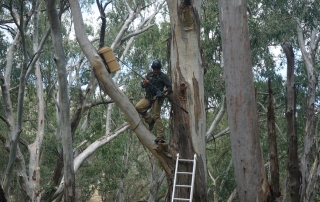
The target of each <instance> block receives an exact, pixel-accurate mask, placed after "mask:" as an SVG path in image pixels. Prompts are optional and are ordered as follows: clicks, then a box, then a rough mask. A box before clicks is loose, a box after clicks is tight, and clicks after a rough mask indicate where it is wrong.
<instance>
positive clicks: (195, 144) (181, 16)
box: [167, 0, 208, 202]
mask: <svg viewBox="0 0 320 202" xmlns="http://www.w3.org/2000/svg"><path fill="white" fill-rule="evenodd" d="M167 4H168V8H169V15H170V22H171V30H170V32H171V37H170V38H171V39H170V64H169V65H170V67H171V79H172V87H173V95H172V99H173V100H174V101H175V102H176V103H178V104H179V105H180V106H181V107H183V108H184V109H186V110H187V111H188V114H187V113H186V112H184V111H183V110H181V109H180V107H178V106H177V105H175V104H174V103H171V105H172V108H173V117H172V118H173V124H172V134H171V137H170V146H171V148H172V149H173V150H174V152H173V153H180V157H181V158H184V159H193V156H194V154H196V155H197V167H196V176H195V186H194V193H193V200H192V201H202V202H205V201H207V200H208V199H207V186H206V184H207V176H206V173H207V166H206V150H205V148H206V147H205V144H206V142H205V135H206V116H205V107H204V87H203V75H204V69H203V66H202V59H201V54H200V19H201V14H200V13H201V11H200V7H201V0H194V1H190V0H189V1H187V0H185V1H176V0H167ZM179 166H180V165H179ZM180 168H181V169H186V170H190V169H192V165H191V164H189V165H185V164H182V165H181V167H179V171H180ZM187 181H188V179H181V181H180V180H178V182H179V184H180V183H182V184H188V182H187ZM169 189H170V190H169V191H170V192H171V191H172V187H169ZM171 196H172V195H171ZM188 196H189V191H188V190H187V189H184V190H183V189H181V190H180V191H176V192H175V197H179V198H181V197H182V198H188ZM169 198H170V199H171V197H169Z"/></svg>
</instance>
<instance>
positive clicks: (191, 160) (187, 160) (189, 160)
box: [178, 159, 194, 162]
mask: <svg viewBox="0 0 320 202" xmlns="http://www.w3.org/2000/svg"><path fill="white" fill-rule="evenodd" d="M178 161H186V162H193V161H194V160H193V159H178Z"/></svg>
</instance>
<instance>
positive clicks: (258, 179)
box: [219, 0, 269, 201]
mask: <svg viewBox="0 0 320 202" xmlns="http://www.w3.org/2000/svg"><path fill="white" fill-rule="evenodd" d="M246 12H247V2H246V1H245V0H244V1H225V0H219V15H220V24H221V36H222V48H223V56H224V57H223V62H224V76H225V83H226V99H227V111H228V122H229V127H230V136H231V147H232V160H233V163H234V172H235V179H236V185H237V193H238V197H239V199H238V201H266V200H267V195H268V192H269V187H268V183H267V179H266V174H265V171H264V163H263V157H262V152H261V147H260V132H259V124H258V114H257V106H256V99H255V90H254V86H253V73H252V59H251V55H250V42H249V28H248V21H247V14H246Z"/></svg>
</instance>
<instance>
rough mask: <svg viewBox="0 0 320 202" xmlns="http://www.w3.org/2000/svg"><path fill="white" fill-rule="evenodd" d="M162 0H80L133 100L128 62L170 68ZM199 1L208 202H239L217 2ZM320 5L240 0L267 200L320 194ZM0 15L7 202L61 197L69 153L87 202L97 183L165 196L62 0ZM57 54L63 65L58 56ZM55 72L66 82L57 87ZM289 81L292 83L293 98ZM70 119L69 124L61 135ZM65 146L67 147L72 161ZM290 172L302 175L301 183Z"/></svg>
mask: <svg viewBox="0 0 320 202" xmlns="http://www.w3.org/2000/svg"><path fill="white" fill-rule="evenodd" d="M70 2H71V1H70ZM167 2H168V1H167ZM167 2H166V1H153V0H145V1H134V0H132V1H131V0H113V1H103V0H101V1H99V0H97V1H96V2H94V1H79V3H80V6H81V12H82V14H83V15H87V14H88V13H90V12H93V11H92V9H93V8H95V9H93V10H94V12H99V18H96V17H94V18H91V19H90V22H89V21H86V23H85V30H84V31H85V33H86V34H87V35H88V37H89V39H90V41H91V42H92V44H93V46H94V47H95V49H96V50H98V49H99V48H101V47H102V46H109V47H111V48H112V49H113V50H114V52H115V55H116V56H117V58H118V59H119V61H120V62H119V63H120V65H121V71H117V72H116V73H113V74H110V76H111V77H112V80H113V81H114V82H115V83H116V84H117V86H118V87H119V90H121V91H122V92H123V93H124V94H125V95H126V96H127V97H128V98H129V99H130V101H131V103H132V104H133V105H134V104H135V103H137V101H138V100H139V99H140V98H142V97H143V96H144V91H143V89H141V86H140V81H141V78H140V77H138V76H137V75H136V74H135V73H134V72H132V71H131V70H130V68H133V69H134V70H135V71H137V72H138V73H139V74H141V75H145V74H146V73H147V72H148V71H150V64H151V62H152V60H154V59H160V60H161V62H162V64H163V66H164V69H163V71H164V72H165V73H168V74H170V73H171V70H170V66H171V65H170V64H171V61H170V60H172V58H170V54H171V53H170V50H169V49H168V46H169V45H168V44H169V43H168V41H169V40H170V34H171V33H170V20H169V11H168V7H167ZM199 2H201V19H200V20H201V24H200V26H201V27H200V28H201V29H200V36H199V37H200V49H201V60H202V67H203V72H204V74H203V88H204V96H203V100H204V106H205V116H206V119H205V120H206V123H205V124H206V133H205V134H203V135H204V136H205V141H206V163H207V168H206V169H207V176H208V177H207V179H206V180H207V182H206V186H207V190H206V191H207V200H208V201H233V200H234V201H238V200H237V191H236V190H237V189H236V188H237V183H238V185H239V182H237V181H236V177H235V175H237V171H236V170H234V161H235V158H237V157H235V156H234V155H233V154H232V147H231V138H232V136H230V128H229V127H230V125H229V123H228V116H227V113H225V112H226V108H227V105H228V104H227V102H226V87H225V75H224V71H223V70H224V62H223V59H224V58H223V57H228V56H227V55H225V54H222V41H223V39H222V38H223V36H222V35H221V27H222V26H221V24H220V21H219V20H221V19H219V7H218V2H217V1H206V0H203V1H199ZM53 3H54V1H53ZM70 4H71V3H70ZM319 4H320V2H319V1H312V0H310V1H305V0H304V1H285V0H276V1H273V2H270V1H264V0H258V1H251V0H248V1H247V2H246V5H245V6H246V13H247V16H248V17H247V20H248V21H247V22H248V27H249V37H250V48H251V57H252V72H253V81H254V88H255V92H256V93H255V99H256V102H255V104H256V107H257V110H258V114H257V115H258V123H259V133H258V134H256V135H259V138H260V146H261V151H262V157H263V163H264V168H263V169H264V170H265V172H266V174H267V179H268V181H269V184H270V190H272V192H273V197H275V198H276V199H274V200H279V201H300V197H301V201H319V200H320V192H319V186H318V185H319V181H320V177H319V176H320V163H319V146H318V142H319V129H318V125H319V116H318V110H319V106H318V103H319V102H318V95H319V90H318V82H317V81H318V75H319V74H318V72H319V63H318V62H319V51H318V45H319V40H320V33H319V20H320V16H319V12H318V9H319V6H320V5H319ZM55 6H56V7H57V8H58V9H57V18H56V19H59V20H60V25H61V33H62V38H61V39H62V40H61V44H62V47H60V49H59V47H54V46H56V45H53V44H56V42H57V40H59V39H57V38H55V37H54V36H52V37H51V34H54V33H51V32H52V31H51V30H54V29H52V24H50V23H51V22H52V21H53V20H51V18H50V15H48V13H49V11H48V9H47V8H51V7H55ZM0 16H1V17H0V34H1V37H0V58H1V59H0V84H1V96H2V97H1V99H0V118H1V121H0V128H1V131H0V139H1V141H2V144H1V146H0V151H1V152H0V156H1V157H0V171H1V175H0V177H1V179H2V182H1V186H2V188H3V189H4V191H5V193H6V196H7V200H8V201H25V200H26V201H28V200H32V201H40V200H41V201H53V200H54V201H61V200H62V197H63V192H64V191H62V190H64V184H63V183H62V182H63V178H62V176H63V174H62V173H63V172H62V170H63V169H64V167H67V166H63V162H66V161H64V160H65V159H64V158H70V159H72V161H73V157H74V161H73V163H74V171H72V172H74V173H75V180H74V182H75V187H76V189H75V198H76V201H87V200H89V199H90V198H91V196H92V194H93V193H94V191H95V190H98V192H99V195H100V196H101V197H102V200H103V201H150V202H151V201H164V200H165V198H166V195H167V187H168V185H167V183H166V173H165V171H164V169H163V168H162V166H161V165H162V164H161V165H160V164H159V163H158V161H157V158H156V157H154V155H153V154H152V153H151V152H150V151H149V150H148V148H147V147H146V146H144V145H143V144H141V139H140V138H137V136H136V135H135V133H134V132H133V130H132V127H131V128H130V126H129V124H128V120H127V118H126V116H125V115H124V112H123V110H122V109H121V108H119V107H118V106H117V105H116V104H114V103H113V100H112V99H111V98H110V96H109V95H108V94H107V93H106V91H105V90H106V89H104V86H103V84H102V83H99V82H98V80H97V75H96V73H95V71H93V67H92V64H91V63H90V61H89V59H88V58H87V57H86V56H85V54H84V53H83V52H82V50H83V49H82V47H81V46H79V44H78V43H79V42H77V40H76V37H75V30H74V24H75V22H74V19H73V18H72V11H71V10H70V5H69V3H68V2H66V1H61V2H57V3H56V5H55V4H53V5H50V2H48V1H46V2H43V1H37V0H34V1H22V0H20V1H18V0H8V1H7V0H3V1H2V2H1V10H0ZM49 22H50V23H49ZM50 26H51V28H50ZM275 49H276V50H278V51H276V53H277V54H275V51H274V50H275ZM54 50H55V51H54ZM56 50H63V51H60V52H59V51H58V52H57V51H56ZM61 53H64V54H63V55H62V57H64V58H65V61H62V63H64V64H62V65H61V63H60V64H59V63H57V61H59V60H58V59H59V58H60V59H61V55H60V54H61ZM57 58H58V59H57ZM290 58H291V60H290ZM188 59H192V58H188ZM186 60H187V58H186ZM232 62H233V63H235V64H236V63H237V62H238V61H232ZM290 64H291V65H292V66H293V67H294V68H291V69H290V67H292V66H290ZM59 66H60V67H62V68H60V69H59ZM63 67H64V70H63ZM128 67H130V68H128ZM287 68H289V71H287ZM293 71H294V74H291V73H293ZM284 72H286V74H284ZM59 75H65V78H67V80H66V83H65V84H64V85H62V83H61V81H60V80H59V79H60V77H59ZM288 75H289V76H288ZM293 75H294V76H293ZM170 76H171V77H172V75H170ZM289 78H290V79H292V78H294V80H290V82H289V81H288V80H289ZM288 86H289V87H288ZM289 88H292V89H294V93H293V94H294V96H292V97H290V96H288V91H289V90H288V89H289ZM63 93H65V94H63ZM62 95H66V96H62ZM227 98H228V97H227ZM290 101H294V103H293V105H290V104H292V103H289V102H290ZM171 105H172V103H171V104H170V103H169V102H168V100H166V102H165V104H164V107H163V110H162V118H163V122H164V128H165V129H166V130H165V138H166V139H167V140H168V141H169V140H170V137H171V133H172V131H173V129H172V128H174V127H175V125H173V124H171V123H172V119H171V116H172V114H171V113H172V110H171ZM288 106H293V107H292V108H288ZM63 107H67V108H68V109H70V119H69V120H63V118H62V117H64V116H63V115H61V114H63V113H65V112H66V111H69V110H64V108H63ZM175 110H178V109H175ZM292 114H293V117H294V118H292ZM66 116H67V115H66ZM290 118H291V120H293V121H294V122H290ZM65 125H69V126H70V127H69V131H67V130H68V129H67V130H66V131H63V130H64V129H65V128H66V127H65ZM243 127H245V126H243ZM66 133H68V134H70V136H69V138H70V139H72V145H71V146H70V145H69V147H68V145H65V146H66V147H64V145H63V144H64V143H65V142H68V141H69V142H70V140H64V139H63V138H65V137H68V136H64V135H61V134H66ZM275 136H276V139H275V138H274V137H275ZM62 143H63V144H62ZM272 145H273V146H272ZM274 145H275V147H274ZM62 148H68V149H70V150H71V151H72V155H71V157H70V156H69V157H68V156H65V155H64V152H66V151H63V149H62ZM69 155H70V152H69ZM64 172H65V173H66V171H64ZM72 172H70V173H72ZM274 176H276V178H274ZM64 177H65V178H67V176H66V175H65V176H64ZM293 179H298V182H296V183H297V184H295V183H294V181H292V180H293ZM297 190H300V191H297ZM64 193H65V194H66V192H64ZM240 195H241V193H240ZM240 198H241V197H240ZM65 200H67V199H65ZM239 201H241V200H239Z"/></svg>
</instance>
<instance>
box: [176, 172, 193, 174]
mask: <svg viewBox="0 0 320 202" xmlns="http://www.w3.org/2000/svg"><path fill="white" fill-rule="evenodd" d="M177 174H188V175H192V174H193V173H192V172H177Z"/></svg>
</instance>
